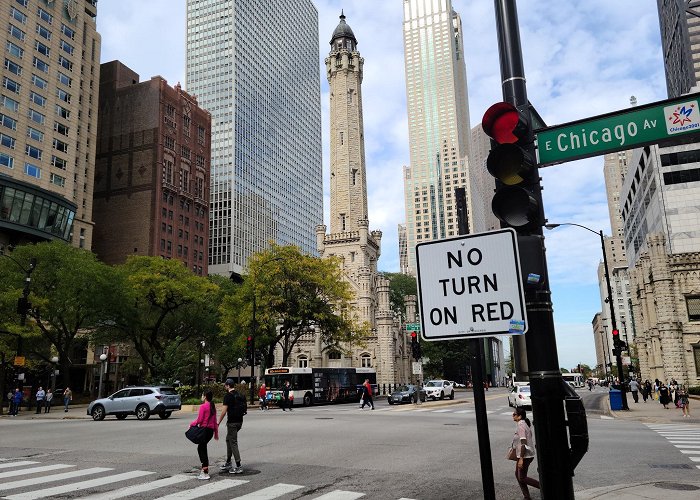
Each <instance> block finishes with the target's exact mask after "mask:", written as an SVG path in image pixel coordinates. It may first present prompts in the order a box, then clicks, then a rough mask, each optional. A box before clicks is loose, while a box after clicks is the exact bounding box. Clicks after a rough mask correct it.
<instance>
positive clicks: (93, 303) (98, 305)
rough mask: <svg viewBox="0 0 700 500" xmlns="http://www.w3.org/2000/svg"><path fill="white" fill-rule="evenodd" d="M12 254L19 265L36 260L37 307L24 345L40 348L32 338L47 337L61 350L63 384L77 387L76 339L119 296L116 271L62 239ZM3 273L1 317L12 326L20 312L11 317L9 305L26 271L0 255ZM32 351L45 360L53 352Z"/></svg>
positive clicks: (29, 314)
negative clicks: (73, 375) (74, 370)
mask: <svg viewBox="0 0 700 500" xmlns="http://www.w3.org/2000/svg"><path fill="white" fill-rule="evenodd" d="M12 258H13V259H14V260H16V261H17V262H19V263H24V262H26V263H28V262H29V261H30V259H32V258H35V259H36V267H35V269H34V270H33V272H32V274H31V282H30V295H29V302H30V303H31V304H32V307H31V308H30V309H29V311H28V312H27V320H28V321H27V324H26V328H25V329H22V336H23V338H24V339H25V340H26V342H25V344H29V345H32V343H33V345H34V346H35V347H36V345H37V344H36V342H32V339H34V341H36V336H37V335H38V336H41V337H43V338H44V339H46V340H47V341H48V342H49V343H50V344H51V345H52V346H53V348H54V349H55V350H56V353H57V354H58V359H59V366H60V373H61V379H62V382H63V384H64V386H68V385H73V384H71V381H70V370H69V367H70V365H71V364H72V359H71V356H72V355H73V351H74V347H75V345H76V338H77V337H78V336H79V335H80V334H82V333H84V332H86V331H88V330H90V329H93V328H96V327H97V326H98V325H99V324H100V322H101V321H102V320H103V319H104V318H105V311H106V304H108V303H110V301H112V300H113V298H114V292H115V289H114V287H113V282H114V273H113V272H112V269H111V268H110V267H108V266H106V265H104V264H103V263H101V262H99V261H98V260H97V258H96V257H95V255H94V254H92V253H90V252H88V251H86V250H82V249H79V248H75V247H72V246H70V245H68V244H66V243H62V242H57V241H54V242H45V243H39V244H36V245H24V246H20V247H17V248H16V249H15V250H14V251H13V252H12ZM0 275H2V276H3V280H2V282H1V284H0V302H2V304H3V312H4V314H3V317H2V320H3V322H4V323H5V324H6V325H7V324H8V323H14V322H15V321H17V320H16V319H14V318H17V316H16V314H15V315H12V314H10V315H8V309H10V310H11V308H12V307H13V305H14V307H16V304H17V299H18V298H19V297H20V296H21V295H22V290H23V287H24V280H25V273H24V271H22V270H21V269H20V268H19V266H16V265H15V264H14V263H13V262H10V261H9V260H8V259H0ZM12 316H14V318H13V317H12ZM15 331H16V327H15ZM32 354H33V355H35V356H36V357H38V358H40V359H43V360H44V361H45V362H48V361H49V359H50V356H51V353H50V350H47V349H40V348H39V349H35V350H34V351H33V352H32Z"/></svg>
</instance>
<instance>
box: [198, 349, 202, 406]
mask: <svg viewBox="0 0 700 500" xmlns="http://www.w3.org/2000/svg"><path fill="white" fill-rule="evenodd" d="M197 344H198V347H199V349H198V350H197V394H200V395H201V393H202V341H201V340H198V341H197Z"/></svg>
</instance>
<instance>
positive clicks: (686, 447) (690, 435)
mask: <svg viewBox="0 0 700 500" xmlns="http://www.w3.org/2000/svg"><path fill="white" fill-rule="evenodd" d="M647 427H649V428H650V429H651V430H653V431H655V432H657V433H658V434H659V435H660V436H663V437H665V438H666V439H667V440H668V442H669V443H671V444H672V445H673V446H675V447H676V448H678V451H680V452H681V453H682V454H683V455H685V456H687V457H688V458H689V459H690V460H691V462H695V463H700V426H698V425H692V424H647ZM697 468H698V469H700V465H697Z"/></svg>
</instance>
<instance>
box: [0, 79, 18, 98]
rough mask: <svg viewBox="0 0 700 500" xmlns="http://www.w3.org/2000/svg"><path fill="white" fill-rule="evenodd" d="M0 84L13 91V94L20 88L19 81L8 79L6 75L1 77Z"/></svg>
mask: <svg viewBox="0 0 700 500" xmlns="http://www.w3.org/2000/svg"><path fill="white" fill-rule="evenodd" d="M2 86H3V87H5V88H6V89H7V90H9V91H10V92H14V93H15V94H19V91H20V89H21V88H22V87H21V85H20V84H19V83H17V82H16V81H14V80H10V79H9V78H7V77H5V78H3V79H2Z"/></svg>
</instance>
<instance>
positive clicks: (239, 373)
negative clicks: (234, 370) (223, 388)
mask: <svg viewBox="0 0 700 500" xmlns="http://www.w3.org/2000/svg"><path fill="white" fill-rule="evenodd" d="M241 363H243V359H242V358H238V383H239V384H240V383H241Z"/></svg>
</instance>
